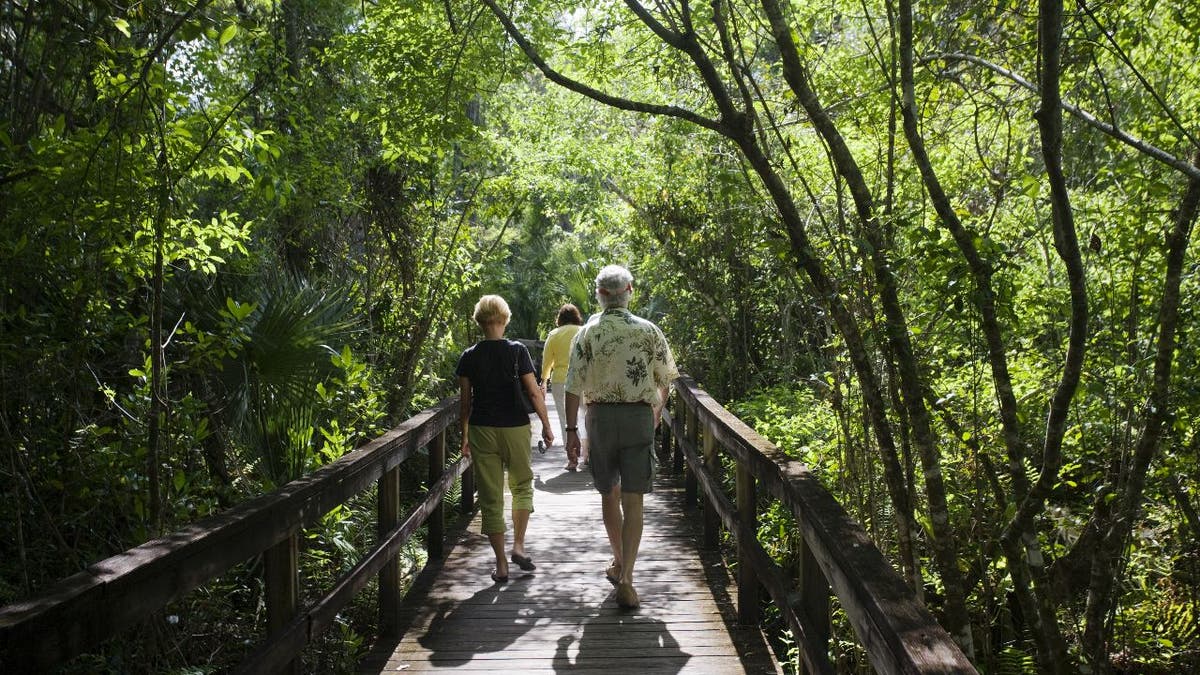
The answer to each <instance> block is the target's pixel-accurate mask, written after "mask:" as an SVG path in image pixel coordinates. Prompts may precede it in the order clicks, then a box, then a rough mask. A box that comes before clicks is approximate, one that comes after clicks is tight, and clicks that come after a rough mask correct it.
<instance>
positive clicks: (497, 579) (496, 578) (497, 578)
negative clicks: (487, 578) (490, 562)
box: [492, 570, 508, 584]
mask: <svg viewBox="0 0 1200 675" xmlns="http://www.w3.org/2000/svg"><path fill="white" fill-rule="evenodd" d="M492 581H494V582H496V583H498V584H503V583H507V582H508V575H507V574H505V575H504V576H500V575H499V574H496V570H492Z"/></svg>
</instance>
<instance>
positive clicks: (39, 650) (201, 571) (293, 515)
mask: <svg viewBox="0 0 1200 675" xmlns="http://www.w3.org/2000/svg"><path fill="white" fill-rule="evenodd" d="M458 413H459V407H458V398H457V397H454V398H449V399H446V400H444V401H442V402H441V403H439V404H438V405H436V406H434V407H432V408H430V409H428V410H426V411H424V412H422V413H420V414H418V415H416V416H414V417H412V418H411V419H409V420H407V421H406V422H404V423H403V424H401V425H400V426H399V427H397V428H395V429H393V430H392V431H389V432H388V433H386V434H384V435H383V436H381V437H379V438H377V439H375V440H374V441H371V442H370V443H368V444H366V445H364V446H362V447H361V448H358V449H357V450H354V451H353V452H351V453H349V454H347V455H345V456H344V457H342V458H340V459H338V460H337V461H335V462H333V463H331V464H329V465H327V466H324V467H322V468H321V469H319V470H317V471H315V472H313V473H312V474H311V475H309V476H306V477H304V478H301V479H299V480H296V481H293V482H291V483H288V484H287V485H285V486H284V487H282V488H281V489H279V490H277V491H275V492H272V493H271V494H268V495H264V496H262V497H259V498H256V499H253V500H250V501H248V502H245V503H243V504H240V505H238V506H237V507H234V508H232V509H230V510H229V511H226V512H224V513H221V514H219V515H216V516H213V517H211V518H206V519H204V520H202V521H200V522H197V523H195V524H194V525H191V526H189V527H187V528H184V529H183V530H180V531H178V532H175V533H173V534H171V535H168V536H166V537H163V538H161V539H156V540H154V541H150V542H147V543H145V544H143V545H141V546H138V547H136V548H132V549H130V550H128V551H125V552H124V553H121V554H119V555H116V556H113V557H111V558H108V559H107V560H103V561H101V562H98V563H96V564H94V565H91V566H90V567H88V568H87V569H86V570H85V571H83V572H80V573H78V574H76V575H74V576H71V577H69V578H67V579H66V580H64V581H63V582H62V583H60V584H59V585H58V586H57V587H56V588H55V589H54V590H53V591H52V592H50V593H49V594H47V595H44V596H42V597H40V598H36V599H33V600H29V601H25V602H20V603H15V604H12V605H8V606H6V607H2V608H0V672H4V673H25V672H45V671H48V670H50V669H52V668H54V667H55V666H56V665H58V664H60V663H63V662H64V661H66V660H68V659H70V658H72V657H74V656H76V655H79V654H82V653H86V652H87V651H89V650H92V649H94V648H95V647H96V646H97V645H99V644H100V643H101V642H103V641H104V640H105V639H108V638H110V637H112V636H114V635H117V634H118V633H119V632H120V631H122V630H125V629H128V628H130V627H132V626H135V625H137V624H138V623H139V622H141V621H144V620H145V619H147V618H148V617H149V616H150V615H151V614H153V613H154V612H155V611H158V610H159V609H161V608H162V607H164V606H165V605H166V604H167V603H169V602H171V601H172V600H173V599H175V598H178V597H180V596H182V595H184V594H185V593H188V592H189V591H191V590H193V589H195V588H196V587H198V586H200V585H201V584H204V583H205V582H207V581H209V580H211V579H213V578H215V577H217V576H219V575H221V574H223V573H224V572H226V571H227V570H229V569H230V568H232V567H233V566H235V565H237V564H239V563H242V562H244V561H246V560H249V559H251V558H253V557H254V556H257V555H260V554H261V555H262V556H263V562H264V566H263V567H264V577H265V579H264V580H265V595H266V609H267V638H266V641H265V642H264V643H263V644H261V645H259V646H258V648H257V649H256V650H255V651H254V652H253V653H252V654H251V655H250V657H249V659H248V660H247V661H245V662H244V663H242V664H241V666H240V667H239V672H245V673H268V672H279V671H289V670H290V671H295V670H296V669H297V658H298V655H299V654H300V651H301V649H302V648H303V647H304V645H305V644H307V643H309V642H310V641H312V640H313V638H314V637H316V636H317V635H319V634H320V633H321V632H322V631H324V630H325V629H326V628H328V627H329V626H330V624H331V623H332V622H333V619H334V617H335V615H336V614H337V612H338V611H339V610H340V609H341V608H342V607H344V606H345V605H346V604H347V603H348V602H349V601H350V599H351V598H353V597H354V595H355V594H357V593H358V592H359V591H360V590H362V588H363V587H364V586H366V585H367V583H368V582H369V581H370V580H371V579H372V578H373V577H375V576H377V575H378V577H379V611H380V630H381V632H382V633H384V634H389V633H392V632H394V631H395V630H396V629H397V628H398V622H399V608H400V602H401V600H402V597H401V583H400V582H401V579H400V569H399V565H398V563H397V553H399V551H400V550H401V547H402V546H403V545H404V544H405V542H407V541H408V540H409V538H410V537H411V536H412V535H413V533H414V532H416V530H417V528H419V527H420V526H421V525H422V524H424V523H428V525H429V527H428V531H427V547H428V550H429V557H430V558H431V559H437V558H440V557H441V556H442V553H443V550H442V549H443V542H444V538H445V530H444V526H443V522H444V520H443V513H442V502H443V500H444V499H445V496H446V494H447V493H448V492H449V490H450V488H451V486H452V485H453V483H454V481H455V480H456V479H457V478H458V477H459V476H462V477H463V489H462V508H463V510H464V511H470V510H473V508H474V504H473V498H474V487H473V484H472V480H471V473H470V471H469V468H470V460H460V461H459V462H456V463H455V464H454V465H452V466H450V467H446V466H445V463H446V462H445V458H446V432H447V429H449V428H451V427H452V426H453V425H454V424H455V422H457V421H458ZM422 447H427V448H428V452H429V476H428V483H427V486H428V492H427V495H426V497H425V499H424V501H422V502H421V503H420V504H419V505H418V506H417V507H416V508H415V509H414V510H413V511H412V512H411V513H409V514H408V515H407V516H405V517H403V518H401V514H400V465H401V464H402V463H404V462H405V461H406V460H408V459H409V458H410V457H412V456H413V455H414V454H416V453H417V452H418V450H419V449H420V448H422ZM372 484H377V485H378V489H379V497H378V503H379V507H378V510H379V520H378V523H379V526H378V528H379V529H378V531H379V536H378V540H377V544H376V545H375V547H374V548H373V549H372V550H371V551H370V552H369V553H367V555H366V556H365V557H364V558H363V559H362V560H361V561H359V563H358V564H357V565H355V566H354V568H353V569H351V570H350V571H349V572H347V573H346V574H344V575H343V576H342V577H341V578H340V579H339V580H338V581H337V582H336V583H335V584H334V586H333V588H332V589H330V590H329V591H328V592H327V593H326V594H325V595H324V596H323V597H321V598H320V599H318V600H316V602H314V603H312V604H311V605H309V606H308V607H307V608H305V609H303V610H302V609H301V607H300V602H299V584H298V571H297V557H298V537H299V535H300V533H301V531H302V530H303V529H304V528H306V527H309V526H311V525H313V524H314V523H315V522H317V521H318V520H319V519H320V518H321V517H322V516H323V515H324V514H326V513H328V512H329V511H330V510H332V509H333V508H335V507H336V506H338V505H339V504H343V503H345V502H346V501H347V500H349V499H351V498H352V497H354V496H355V495H357V494H359V493H360V492H362V491H363V490H365V489H367V488H368V487H370V486H371V485H372Z"/></svg>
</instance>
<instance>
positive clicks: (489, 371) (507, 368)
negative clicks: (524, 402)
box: [454, 339, 533, 427]
mask: <svg viewBox="0 0 1200 675" xmlns="http://www.w3.org/2000/svg"><path fill="white" fill-rule="evenodd" d="M514 363H515V364H516V367H517V374H518V375H522V376H523V375H524V374H525V373H532V372H533V359H531V358H529V350H528V349H526V348H525V345H523V344H521V343H520V342H515V341H513V340H506V339H500V340H481V341H479V342H476V343H475V344H474V345H471V346H470V347H467V350H466V351H464V352H463V353H462V356H460V357H458V366H457V367H456V368H455V369H454V374H455V375H456V376H458V377H465V378H467V379H468V380H470V381H471V419H470V420H469V422H470V423H471V424H476V425H479V426H481V427H520V426H524V425H526V424H529V415H526V414H525V411H524V410H523V409H522V406H521V403H520V401H518V400H517V399H516V391H515V390H514V387H513V365H514Z"/></svg>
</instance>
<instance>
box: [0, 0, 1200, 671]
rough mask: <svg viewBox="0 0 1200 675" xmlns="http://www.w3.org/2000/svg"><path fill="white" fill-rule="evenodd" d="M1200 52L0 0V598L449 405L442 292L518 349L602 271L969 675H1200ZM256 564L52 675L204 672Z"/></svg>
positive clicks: (1069, 13)
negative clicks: (886, 563)
mask: <svg viewBox="0 0 1200 675" xmlns="http://www.w3.org/2000/svg"><path fill="white" fill-rule="evenodd" d="M1197 53H1200V3H1196V2H1189V1H1185V0H1161V1H1160V0H1130V1H1129V2H1111V1H1109V2H1092V1H1090V0H1073V1H1072V0H1067V2H1062V0H1040V1H1039V2H1038V3H1019V2H1004V1H1001V2H946V1H940V0H935V1H934V2H930V3H913V2H912V0H886V1H885V2H879V1H877V0H860V1H854V0H825V1H823V2H813V1H809V0H788V1H784V0H753V1H744V0H715V1H714V2H711V3H695V4H693V3H690V2H687V1H686V0H682V1H681V0H661V1H656V2H638V1H636V0H629V1H628V2H599V3H578V4H576V3H566V2H556V1H555V0H530V1H528V2H524V3H516V4H512V3H502V2H500V1H499V0H480V1H478V2H462V1H461V0H439V1H436V2H435V1H434V0H398V1H397V0H373V1H371V2H359V1H348V0H178V1H176V2H162V1H160V0H147V1H146V2H138V3H122V2H116V1H115V0H86V1H85V0H8V1H6V2H4V3H0V73H2V75H3V77H2V83H3V87H2V88H0V107H2V109H3V115H4V124H3V126H2V127H0V278H2V280H3V285H2V287H0V443H2V445H3V450H2V452H0V501H2V503H3V504H4V505H5V506H4V509H3V511H0V604H3V603H6V602H11V601H14V600H18V599H22V598H27V597H31V596H34V595H36V594H38V593H39V592H42V591H44V590H46V589H47V588H49V587H50V586H51V585H52V584H53V582H55V581H56V580H58V579H60V578H63V577H65V576H68V575H69V574H71V573H74V572H76V571H78V570H79V569H81V568H82V567H83V566H84V565H86V564H88V563H90V562H93V561H96V560H98V559H101V558H103V557H105V556H108V555H111V554H113V553H115V552H118V551H121V550H124V549H125V548H128V547H130V546H133V545H136V544H138V543H141V542H143V541H145V540H147V539H148V538H151V537H154V536H157V535H159V534H161V533H164V532H169V531H171V530H173V529H175V528H177V527H179V526H181V525H183V524H186V523H189V522H192V521H195V520H196V519H198V518H201V517H204V516H206V515H209V514H212V513H215V512H218V511H219V510H221V509H224V508H226V507H228V506H230V505H232V504H235V503H238V502H239V501H241V500H245V499H247V498H249V497H251V496H254V495H257V494H261V493H263V492H266V491H269V490H272V489H274V488H275V487H277V486H279V485H281V484H283V483H285V482H287V481H289V480H291V479H293V478H296V477H298V476H301V475H303V474H305V473H307V472H309V471H311V470H312V469H314V468H315V467H318V466H320V465H322V464H325V463H327V462H329V461H331V460H333V459H335V458H337V457H339V456H341V455H343V454H344V453H346V452H347V451H349V450H350V449H352V448H353V447H355V446H356V444H359V443H361V442H362V441H363V440H364V439H369V438H372V437H373V436H374V435H376V434H378V433H379V432H380V431H381V430H384V429H386V428H388V427H389V426H390V425H393V424H395V423H397V422H399V421H400V420H403V419H404V418H405V417H407V416H408V415H410V414H411V413H413V412H415V411H417V410H420V409H422V408H423V407H425V406H427V405H428V404H430V403H431V402H433V401H436V400H438V399H440V398H441V397H443V396H445V395H448V394H452V393H454V392H453V388H452V386H451V384H452V382H451V380H452V377H451V375H452V371H453V365H454V360H455V358H456V357H457V354H458V353H459V352H460V350H461V349H462V348H464V347H465V346H466V345H468V344H470V343H471V342H473V341H474V340H475V339H477V337H478V335H477V333H476V331H475V329H474V327H473V325H472V324H471V322H470V320H469V314H470V308H471V306H472V305H473V303H474V301H475V300H476V299H477V297H478V296H479V294H481V293H485V292H498V293H501V294H503V295H504V296H506V297H507V298H508V300H509V302H510V303H511V305H512V307H513V310H514V317H513V322H512V325H511V326H510V329H509V336H511V337H525V338H536V337H539V336H543V335H544V334H545V332H546V331H547V330H548V329H549V328H550V327H551V322H552V320H553V316H554V315H553V312H554V310H555V309H556V308H557V306H558V305H559V304H560V303H561V302H563V301H567V300H571V301H574V302H576V303H578V304H580V305H581V306H584V307H588V308H590V307H592V306H593V303H592V301H591V300H590V298H589V295H590V292H589V285H590V281H591V279H592V277H593V276H594V274H595V272H596V270H597V269H598V267H599V266H600V265H603V264H605V263H607V262H618V263H622V264H625V265H628V266H629V267H630V268H631V269H632V270H633V272H634V275H635V277H636V279H637V282H636V283H637V284H638V287H639V289H640V290H639V294H638V296H637V299H636V306H635V308H634V309H635V311H637V312H638V313H640V314H643V315H645V316H648V317H651V318H653V319H654V320H655V321H657V322H659V323H660V325H662V326H663V328H664V330H665V332H666V334H667V336H668V339H669V340H670V341H671V342H672V344H673V346H674V348H675V350H676V356H677V359H678V360H679V361H680V363H681V365H682V367H683V369H684V370H686V371H687V372H688V373H690V374H692V375H693V376H694V377H696V379H697V380H698V381H699V382H700V384H701V386H703V387H704V388H705V389H707V390H708V391H710V392H711V393H713V395H714V396H716V397H717V398H718V399H719V400H721V401H723V402H724V403H725V404H726V405H727V406H728V407H730V408H731V409H733V410H735V411H736V412H738V413H739V414H740V415H741V416H742V417H743V418H744V419H746V420H747V421H748V422H749V423H751V424H753V425H754V426H756V427H757V428H758V429H759V430H760V431H761V432H763V433H764V434H765V435H766V436H768V437H769V438H770V439H771V440H773V441H774V442H776V443H777V444H779V445H780V446H781V447H783V448H784V449H786V451H787V452H789V453H791V454H793V455H794V456H796V457H798V458H800V459H802V460H803V461H805V462H807V463H809V465H810V466H811V467H812V469H813V470H814V471H815V472H816V473H817V474H818V475H819V476H820V477H821V479H822V480H823V481H824V483H825V484H826V485H827V486H828V487H829V488H830V489H831V490H832V491H833V493H834V494H835V495H836V496H837V497H838V498H839V500H840V501H841V502H842V503H843V504H844V505H846V507H847V508H848V509H850V510H851V512H852V513H853V515H854V516H855V517H856V518H858V519H859V520H860V521H861V522H862V523H863V524H864V525H865V526H866V527H867V529H868V531H869V532H870V533H871V534H872V536H873V537H874V539H875V541H876V542H877V544H878V546H879V547H880V548H881V549H882V550H883V551H885V553H886V554H887V555H888V556H889V557H890V558H891V560H892V561H893V563H894V564H895V566H896V568H897V569H898V570H900V571H901V572H902V573H903V575H904V577H905V578H906V580H907V581H908V582H909V583H910V584H911V585H912V586H913V588H914V589H916V590H917V591H918V592H919V593H920V594H921V595H922V597H923V599H924V601H925V602H926V603H927V604H928V605H929V606H930V608H931V609H932V610H933V611H934V613H935V614H936V616H937V617H938V619H939V621H941V622H942V624H943V625H944V626H945V627H946V629H947V630H948V631H950V633H951V634H952V635H954V636H955V639H956V640H957V641H958V642H959V644H960V645H961V646H962V647H963V649H964V651H965V652H966V653H967V654H969V655H970V657H971V658H972V660H973V661H974V662H975V663H976V664H977V665H978V667H979V668H980V670H981V672H986V673H1002V672H1004V673H1009V672H1045V673H1066V672H1088V673H1112V672H1139V673H1176V672H1189V671H1195V670H1198V669H1200V625H1198V617H1200V516H1198V515H1197V509H1198V508H1200V466H1198V465H1200V427H1198V425H1197V418H1198V416H1200V386H1198V385H1197V383H1198V382H1200V373H1198V372H1197V368H1200V342H1198V339H1197V338H1198V335H1197V329H1198V328H1200V320H1198V317H1197V313H1196V312H1197V308H1200V302H1197V299H1198V296H1200V276H1198V275H1197V265H1198V263H1197V256H1196V253H1197V251H1196V246H1195V244H1194V243H1193V241H1192V232H1193V226H1194V223H1195V220H1196V215H1197V205H1198V202H1200V138H1198V137H1200V124H1198V122H1197V121H1198V120H1200V60H1197V58H1196V54H1197ZM413 482H414V485H415V484H417V482H418V478H417V477H414V478H413ZM413 493H414V491H413V490H407V491H406V492H405V494H409V495H411V494H413ZM364 507H365V508H364V509H363V512H364V513H370V511H371V508H370V505H364ZM364 518H365V516H363V515H362V513H358V512H356V511H354V510H351V509H338V510H336V511H334V512H332V513H330V514H329V515H328V516H326V518H325V519H324V522H323V525H322V527H321V528H320V529H319V530H318V531H310V532H308V533H307V536H306V542H305V550H304V552H303V560H304V571H303V576H304V579H305V583H306V584H313V585H314V586H318V585H320V584H321V583H322V581H328V580H329V579H331V578H333V577H335V576H336V575H337V573H338V572H339V571H340V570H342V569H344V568H345V567H346V566H348V565H350V564H352V563H353V562H354V560H355V553H356V551H357V550H359V549H360V548H361V547H363V546H365V545H366V544H367V543H369V541H370V539H371V537H373V532H372V531H371V528H372V525H371V523H370V522H367V521H365V520H364ZM761 523H762V527H761V534H760V536H761V539H762V541H763V542H764V544H766V545H767V546H768V548H769V549H770V550H772V551H774V553H775V555H776V556H777V557H778V559H779V560H781V561H784V562H785V563H786V562H790V561H791V557H792V556H793V555H794V545H795V542H794V541H793V535H792V534H791V530H790V529H789V516H787V515H786V514H784V513H780V512H777V511H776V510H770V511H768V512H765V513H763V514H762V515H761ZM419 555H420V553H419V552H418V551H417V550H416V549H414V550H413V551H412V552H411V554H410V555H409V557H410V558H414V559H415V557H417V556H419ZM256 564H257V563H256V562H255V561H250V562H248V563H247V565H246V566H245V569H242V570H239V571H237V572H236V573H231V574H229V575H227V576H226V577H224V578H222V580H221V581H220V582H217V583H213V584H209V585H208V586H206V587H204V588H203V589H202V590H200V591H198V592H196V593H193V594H192V595H191V596H189V597H188V598H187V599H186V600H185V601H182V602H180V603H177V605H176V606H172V607H171V608H168V609H167V610H166V611H165V612H163V614H162V616H161V617H159V618H157V619H155V620H154V621H152V622H150V623H149V624H148V625H147V626H146V627H145V629H144V630H140V631H137V634H136V635H129V636H128V638H127V639H125V640H120V641H117V642H119V644H112V645H109V646H107V647H106V648H105V649H104V650H102V651H101V652H99V653H97V654H94V655H91V656H87V657H81V659H79V660H78V662H77V663H75V664H73V665H72V666H71V667H70V668H68V670H69V671H71V672H130V671H132V672H177V673H183V672H188V673H193V672H210V671H216V670H219V669H221V668H222V667H225V666H228V665H229V664H230V663H233V662H236V660H237V659H238V657H239V656H240V655H241V654H243V653H244V652H245V650H246V649H248V646H247V641H248V640H249V639H250V638H251V637H253V636H251V635H248V634H247V633H248V632H249V631H251V630H253V629H252V628H251V627H259V628H261V626H262V617H261V593H262V587H261V582H260V581H259V580H258V579H259V577H258V574H257V569H256ZM371 620H373V613H372V610H371V607H370V603H369V599H368V600H367V601H365V602H364V604H363V608H362V609H361V610H358V611H353V612H347V613H345V614H344V615H343V616H342V617H340V621H341V623H340V624H339V627H338V629H337V630H335V631H333V632H332V634H331V635H329V636H328V637H327V638H326V639H325V640H324V641H323V642H322V643H321V644H320V645H318V646H317V647H316V648H313V649H311V650H310V651H309V652H308V653H306V654H305V656H304V658H305V660H306V664H307V666H306V667H307V668H309V669H310V670H312V671H319V672H341V671H345V670H348V669H351V668H352V666H353V663H354V659H355V658H356V656H357V655H359V654H360V653H361V652H362V650H363V649H365V648H366V647H367V646H368V645H367V644H365V640H366V638H365V637H364V636H366V635H370V634H371V632H370V630H369V628H368V627H367V624H368V623H369V622H370V621H371ZM836 648H837V649H838V650H839V653H838V663H839V664H840V667H842V668H843V669H845V670H847V671H855V672H857V671H860V670H861V669H862V666H860V665H855V664H857V663H861V661H860V660H859V659H857V657H856V653H857V652H856V650H857V649H858V648H857V647H855V646H854V642H853V639H852V636H845V639H844V640H839V641H838V642H837V643H836ZM781 656H783V657H786V656H787V654H786V653H783V654H781Z"/></svg>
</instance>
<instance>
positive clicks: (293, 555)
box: [263, 534, 300, 674]
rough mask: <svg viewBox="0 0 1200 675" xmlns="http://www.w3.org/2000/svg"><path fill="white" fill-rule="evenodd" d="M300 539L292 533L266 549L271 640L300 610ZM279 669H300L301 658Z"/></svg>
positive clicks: (268, 634)
mask: <svg viewBox="0 0 1200 675" xmlns="http://www.w3.org/2000/svg"><path fill="white" fill-rule="evenodd" d="M299 543H300V542H299V537H298V536H297V535H295V534H293V535H292V536H290V537H288V538H287V539H284V540H283V541H281V542H279V543H278V544H275V545H274V546H272V547H271V548H269V549H267V550H266V551H265V552H264V553H263V577H264V579H263V584H264V586H265V587H266V589H265V591H266V605H267V639H268V640H270V639H271V638H272V637H274V636H275V635H277V634H279V633H281V632H282V631H283V629H284V628H286V627H287V626H288V624H290V623H291V621H292V619H293V618H295V616H296V614H297V613H298V612H299V610H300V574H299V561H300V546H299ZM276 672H279V673H289V674H290V673H299V672H300V660H299V658H297V659H295V660H293V661H291V662H289V663H287V664H286V665H284V666H283V667H282V668H281V669H280V670H278V671H276Z"/></svg>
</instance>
